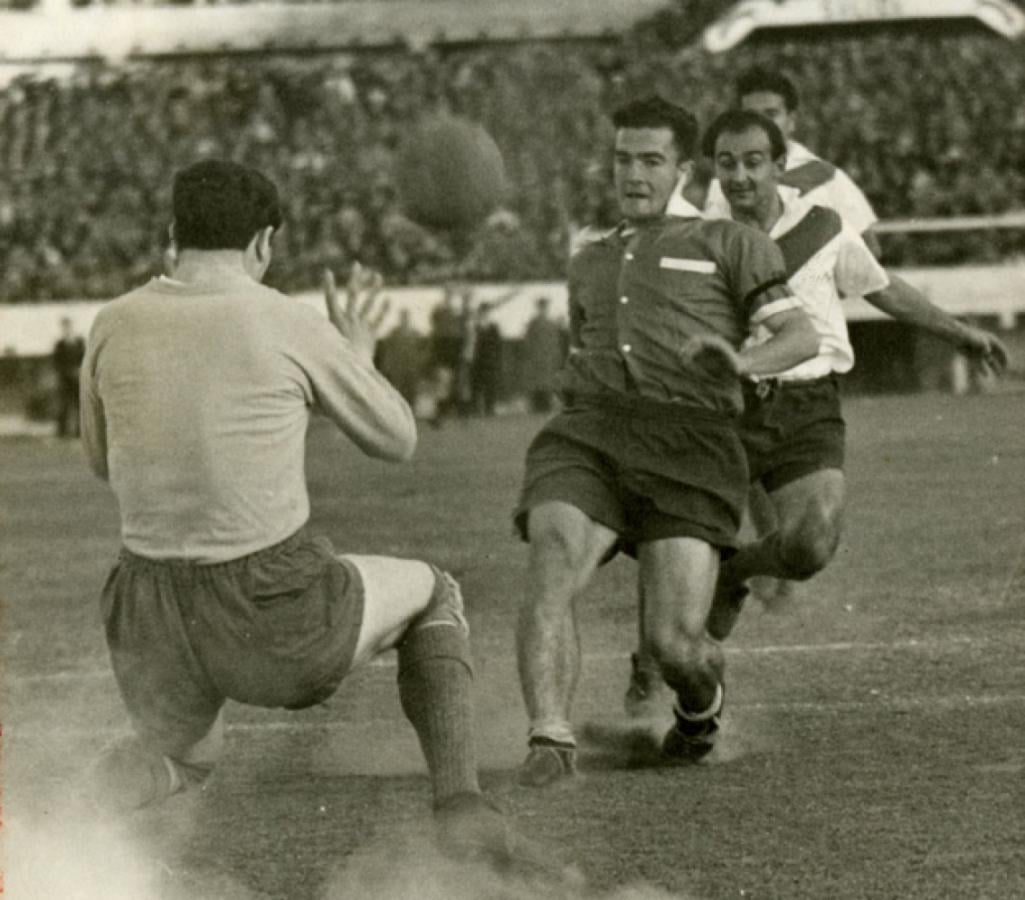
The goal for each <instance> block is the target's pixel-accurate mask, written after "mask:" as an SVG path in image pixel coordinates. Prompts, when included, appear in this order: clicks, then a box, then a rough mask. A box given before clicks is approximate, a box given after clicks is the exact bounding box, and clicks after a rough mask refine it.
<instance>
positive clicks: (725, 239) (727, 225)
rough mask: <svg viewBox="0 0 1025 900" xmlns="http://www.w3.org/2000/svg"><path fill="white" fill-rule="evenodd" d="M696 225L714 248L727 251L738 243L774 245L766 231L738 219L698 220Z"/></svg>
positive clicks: (695, 222)
mask: <svg viewBox="0 0 1025 900" xmlns="http://www.w3.org/2000/svg"><path fill="white" fill-rule="evenodd" d="M694 224H695V226H696V230H697V231H699V232H700V234H701V235H702V237H703V238H704V240H705V241H707V242H708V243H709V244H711V245H712V246H718V247H721V248H724V249H727V248H729V247H732V246H734V245H736V244H737V243H742V244H772V239H771V238H770V237H769V236H768V235H767V234H766V233H765V232H764V231H760V230H759V229H757V228H755V227H754V226H752V225H748V224H747V223H745V222H738V221H737V220H736V219H697V220H695V221H694Z"/></svg>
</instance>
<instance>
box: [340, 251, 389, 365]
mask: <svg viewBox="0 0 1025 900" xmlns="http://www.w3.org/2000/svg"><path fill="white" fill-rule="evenodd" d="M383 285H384V279H383V278H382V277H381V275H380V273H379V272H374V271H372V270H371V269H364V268H363V267H362V266H361V265H360V264H359V263H353V264H352V271H351V272H350V273H349V281H348V283H347V284H346V286H345V290H344V291H343V292H342V293H343V294H344V298H340V297H339V292H338V285H337V284H336V283H335V276H334V273H333V272H332V271H331V270H330V269H325V270H324V301H325V303H326V304H327V317H328V318H329V319H330V320H331V324H332V325H334V326H335V328H337V329H338V331H339V333H340V334H341V335H342V337H344V338H346V339H347V340H348V341H349V343H351V344H352V347H353V349H354V350H355V351H356V352H357V353H358V354H359V355H360V356H362V357H363V358H364V359H365V360H366V361H367V362H370V363H372V362H373V361H374V347H376V346H377V336H378V333H379V331H380V328H381V324H382V323H383V322H384V318H385V316H387V315H388V306H389V303H388V298H387V297H383V298H382V297H380V293H381V288H382V287H383Z"/></svg>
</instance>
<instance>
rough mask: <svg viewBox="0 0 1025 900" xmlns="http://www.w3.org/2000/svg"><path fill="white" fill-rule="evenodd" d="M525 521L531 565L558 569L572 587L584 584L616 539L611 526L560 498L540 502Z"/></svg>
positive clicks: (575, 587) (577, 587)
mask: <svg viewBox="0 0 1025 900" xmlns="http://www.w3.org/2000/svg"><path fill="white" fill-rule="evenodd" d="M527 521H528V533H529V535H530V560H531V567H532V569H535V570H536V569H538V568H544V569H548V570H551V569H557V570H559V571H560V572H561V573H562V574H563V575H564V576H565V577H567V578H569V579H570V580H571V581H572V583H573V587H574V589H580V588H582V587H583V585H584V583H586V581H587V579H588V578H589V577H590V576H591V574H592V573H593V572H594V570H595V569H597V568H598V566H599V564H600V563H601V562H602V561H603V560H604V559H605V557H606V555H607V554H608V553H609V551H610V550H611V549H612V547H613V546H614V545H615V543H616V541H617V539H618V535H617V533H616V532H615V531H614V530H613V529H612V528H610V527H608V526H607V525H603V524H602V523H601V522H596V521H595V520H594V519H593V518H591V517H590V516H589V515H588V514H587V513H585V512H583V511H582V510H580V509H578V508H577V507H576V506H574V505H573V504H570V503H566V502H563V501H561V500H548V501H545V502H542V503H539V504H538V505H537V506H535V507H533V508H532V509H531V510H530V511H529V513H528V514H527Z"/></svg>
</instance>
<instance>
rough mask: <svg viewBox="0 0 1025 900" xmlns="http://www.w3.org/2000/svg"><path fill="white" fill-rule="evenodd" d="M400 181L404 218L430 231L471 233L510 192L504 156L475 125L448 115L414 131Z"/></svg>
mask: <svg viewBox="0 0 1025 900" xmlns="http://www.w3.org/2000/svg"><path fill="white" fill-rule="evenodd" d="M397 180H398V187H399V194H400V196H401V198H402V205H403V207H404V209H405V211H406V214H407V215H408V216H409V217H410V218H411V219H413V221H415V222H418V223H419V224H421V225H425V226H427V227H428V228H444V229H453V230H466V229H469V228H473V227H474V226H476V225H478V224H480V222H481V221H482V220H483V219H484V218H485V217H486V216H487V215H488V214H489V213H490V212H492V211H493V210H494V209H495V207H496V206H498V205H499V204H500V203H501V202H502V200H503V198H504V195H505V190H506V184H505V165H504V163H503V161H502V153H501V151H500V150H499V149H498V145H497V144H496V143H495V141H494V139H493V138H492V137H491V135H490V134H488V133H487V131H485V130H484V128H482V127H481V126H480V125H478V124H477V123H475V122H471V121H469V120H467V119H462V118H457V117H455V116H447V115H446V116H432V117H430V118H427V119H424V120H423V121H422V122H420V123H419V124H418V125H416V126H415V127H413V128H412V129H410V131H409V132H408V133H407V136H406V139H405V142H404V144H403V147H402V149H401V150H400V152H399V157H398V171H397Z"/></svg>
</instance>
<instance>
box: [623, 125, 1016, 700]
mask: <svg viewBox="0 0 1025 900" xmlns="http://www.w3.org/2000/svg"><path fill="white" fill-rule="evenodd" d="M786 148H787V145H786V143H785V141H784V138H783V134H782V133H781V132H780V130H779V128H778V127H777V126H776V125H775V123H774V122H772V121H771V120H769V119H767V118H765V117H764V116H762V115H760V114H759V113H756V112H752V111H750V110H731V111H729V112H726V113H723V114H722V115H721V116H719V118H718V119H716V121H715V122H714V123H713V124H712V125H711V127H710V128H709V129H708V132H707V134H706V136H705V139H704V150H705V152H706V154H708V155H709V156H711V158H712V160H713V163H714V166H715V172H716V176H717V180H718V181H719V182H720V183H721V185H722V188H723V191H724V194H725V197H726V198H727V200H728V202H729V208H730V214H731V216H732V218H733V219H734V220H736V221H739V222H744V223H746V224H748V225H751V226H752V227H755V228H757V229H759V230H760V231H763V232H765V233H766V234H768V235H769V236H770V237H771V238H772V239H773V240H775V241H776V243H777V244H778V245H779V247H780V249H781V250H782V251H783V256H784V259H785V260H786V267H787V274H788V279H789V284H790V287H791V289H792V290H793V292H794V295H795V296H796V297H797V298H799V299H800V301H801V303H802V305H803V306H804V308H805V310H806V311H807V313H808V315H809V316H810V317H811V319H812V322H813V323H814V324H815V328H816V331H817V332H818V334H819V338H820V343H819V352H818V355H817V356H816V357H815V358H814V359H811V360H808V361H806V362H803V363H801V364H800V365H798V366H795V367H794V368H792V369H790V370H788V371H786V372H783V373H782V374H780V375H778V376H775V377H772V378H768V379H766V378H759V377H751V378H747V379H745V381H744V413H743V416H742V418H741V438H742V440H743V444H744V449H745V451H746V453H747V459H748V464H749V468H750V474H751V478H752V481H753V483H754V484H756V485H758V486H760V487H762V488H763V489H764V490H765V491H766V492H767V493H768V495H769V497H770V500H771V502H772V505H773V509H774V511H775V514H776V519H777V521H778V526H777V527H776V528H775V529H774V530H773V531H771V532H770V533H768V534H767V535H765V536H764V537H762V538H761V539H759V540H756V541H754V542H752V543H749V544H746V545H744V546H742V547H741V548H740V550H739V551H738V552H737V554H736V555H735V556H733V557H732V558H731V559H730V560H729V561H728V562H727V563H725V564H724V565H723V567H722V570H721V573H720V581H719V585H718V587H717V590H716V595H715V601H714V603H713V605H712V610H711V613H710V616H709V620H708V632H709V634H710V636H711V637H713V638H714V639H716V640H723V639H725V638H726V637H727V636H728V635H729V633H730V632H731V631H732V629H733V626H734V624H735V622H736V618H737V616H738V615H739V612H740V608H741V605H742V603H743V600H744V598H745V596H746V595H747V587H746V585H745V582H746V581H747V580H748V579H749V578H751V577H753V576H755V575H770V576H773V577H776V578H782V579H796V580H804V579H807V578H810V577H811V576H812V575H814V574H815V573H817V572H819V571H821V570H822V568H824V567H825V566H826V565H827V564H828V563H829V561H830V560H831V559H832V558H833V555H834V553H835V551H836V547H837V545H838V543H839V539H840V531H841V524H842V516H843V508H844V501H845V496H846V480H845V476H844V471H843V463H844V442H845V424H844V420H843V416H842V413H841V408H840V395H839V376H840V375H842V374H843V373H845V372H848V371H849V370H850V369H851V367H852V366H853V364H854V353H853V350H852V348H851V344H850V340H849V338H848V334H847V324H846V317H845V315H844V310H843V302H842V301H843V300H844V299H845V298H851V297H862V296H863V297H864V298H865V299H866V300H868V301H869V302H870V303H875V304H876V305H878V306H880V308H885V301H883V302H881V301H880V298H881V297H882V296H883V294H884V293H885V291H886V290H887V288H888V286H889V284H890V275H889V274H888V273H887V272H886V270H885V269H883V267H882V266H880V264H879V263H878V262H877V260H876V259H875V256H874V255H873V254H872V252H871V250H870V249H869V247H868V246H867V245H866V244H865V242H864V241H863V240H862V238H861V237H860V236H859V235H858V233H857V232H856V231H855V230H854V228H852V227H851V225H850V224H849V223H848V222H846V221H845V220H844V219H842V218H841V217H840V215H838V214H837V212H836V211H835V210H833V209H829V208H826V207H823V206H818V205H814V204H812V203H809V202H808V200H807V199H806V198H805V197H802V196H800V194H799V192H798V191H797V190H796V189H794V188H792V187H789V186H786V185H784V184H783V178H784V173H785V172H786V167H785V159H786ZM943 315H944V316H945V315H946V314H943ZM958 324H960V323H958ZM764 339H765V335H764V334H756V335H755V336H754V337H753V338H752V341H759V340H764ZM993 341H994V342H995V344H992V345H991V344H989V343H988V342H982V341H980V347H982V346H985V347H987V348H988V347H991V346H992V347H996V348H998V349H1002V345H1000V344H999V342H997V341H996V339H995V338H994V339H993ZM980 362H981V363H983V364H986V363H987V362H988V363H989V364H991V365H992V366H993V368H994V369H995V370H1000V369H1002V367H1003V365H1004V363H1005V362H1006V356H1005V355H1004V354H1003V353H1001V352H995V353H994V355H993V356H992V357H991V358H989V357H987V355H986V354H985V352H982V357H981V359H980ZM644 605H645V603H644V602H643V601H642V614H641V615H642V618H643V617H644V615H646V613H645V611H644V610H643V606H644ZM641 632H642V634H643V633H644V628H643V626H642V628H641ZM642 644H643V638H642ZM658 688H659V673H658V668H657V665H655V663H654V660H653V659H652V658H651V654H650V653H647V652H645V651H644V650H643V649H642V650H641V651H640V652H639V653H637V654H635V655H634V658H633V673H632V678H631V684H630V688H629V689H628V691H627V695H626V707H627V711H628V712H629V713H631V714H632V715H635V716H648V715H651V714H652V713H654V712H655V711H656V705H657V697H658V692H659V691H658Z"/></svg>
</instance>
